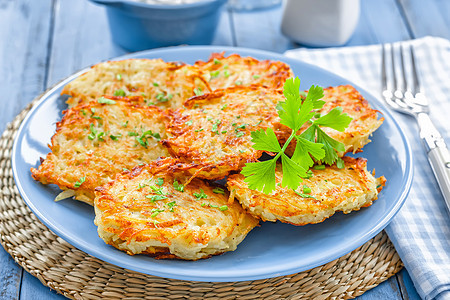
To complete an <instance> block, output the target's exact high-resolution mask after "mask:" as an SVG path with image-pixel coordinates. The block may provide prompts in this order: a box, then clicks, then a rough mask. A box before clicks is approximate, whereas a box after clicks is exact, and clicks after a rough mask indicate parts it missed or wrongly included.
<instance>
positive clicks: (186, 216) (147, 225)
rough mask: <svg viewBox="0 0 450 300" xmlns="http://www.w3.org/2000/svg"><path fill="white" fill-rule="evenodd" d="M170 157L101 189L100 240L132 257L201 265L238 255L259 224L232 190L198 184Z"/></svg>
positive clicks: (121, 176) (97, 212)
mask: <svg viewBox="0 0 450 300" xmlns="http://www.w3.org/2000/svg"><path fill="white" fill-rule="evenodd" d="M187 169H189V166H186V165H183V164H181V163H180V161H179V160H176V159H172V158H166V159H161V160H158V161H155V162H153V163H150V164H149V165H145V166H138V167H136V168H135V169H133V170H132V171H131V172H124V173H122V174H119V175H118V176H117V177H116V180H115V181H114V182H110V183H108V184H106V185H104V186H102V187H98V188H97V189H96V198H95V215H96V216H95V224H96V225H97V226H98V233H99V236H100V237H101V238H102V239H103V240H104V241H105V242H106V243H107V244H110V245H112V246H114V247H116V248H117V249H120V250H122V251H126V252H127V253H128V254H130V255H134V254H148V255H151V256H154V257H155V258H180V259H185V260H198V259H202V258H208V257H210V256H212V255H216V254H221V253H223V252H226V251H233V250H235V249H236V247H237V245H238V244H239V243H240V242H241V241H242V240H243V239H244V238H245V236H246V235H247V233H248V232H250V230H252V229H253V228H254V227H255V226H257V225H258V220H257V219H255V218H254V217H252V216H251V215H250V214H249V213H247V212H246V211H245V210H244V209H243V208H242V207H241V206H240V205H239V203H237V202H236V201H233V203H228V198H229V194H228V192H227V191H226V190H224V189H221V188H217V187H215V188H214V187H213V186H211V185H210V184H208V183H207V182H205V181H202V180H199V179H193V180H192V181H190V183H189V184H188V185H186V186H183V185H182V183H184V182H185V181H186V179H187V178H188V177H186V176H185V174H186V173H185V172H186V170H187Z"/></svg>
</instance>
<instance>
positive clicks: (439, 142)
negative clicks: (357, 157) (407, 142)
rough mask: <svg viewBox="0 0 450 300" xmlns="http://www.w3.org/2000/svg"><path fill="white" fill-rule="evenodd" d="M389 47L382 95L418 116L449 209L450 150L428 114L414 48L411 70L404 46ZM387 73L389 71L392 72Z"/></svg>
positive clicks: (384, 49) (393, 105)
mask: <svg viewBox="0 0 450 300" xmlns="http://www.w3.org/2000/svg"><path fill="white" fill-rule="evenodd" d="M389 48H390V58H391V59H390V62H389V61H388V59H387V56H388V54H387V52H388V50H387V47H386V45H383V46H382V69H381V76H382V85H383V86H382V89H383V92H382V95H383V97H384V99H385V101H386V103H387V104H388V105H389V106H390V107H391V108H393V109H394V110H396V111H398V112H401V113H404V114H408V115H410V116H413V117H414V118H415V119H416V120H417V124H418V126H419V134H420V138H421V139H422V142H423V145H424V147H425V150H426V151H427V155H428V161H429V163H430V165H431V168H432V169H433V173H434V175H435V177H436V179H437V182H438V184H439V188H440V189H441V192H442V195H443V196H444V200H445V202H446V204H447V209H448V211H449V212H450V153H449V151H448V148H447V145H446V144H445V141H444V139H443V138H442V136H441V134H440V133H439V131H438V130H437V129H436V127H435V126H434V125H433V122H432V121H431V119H430V117H429V115H428V114H429V111H430V109H429V105H428V99H427V98H426V97H425V94H424V93H423V90H422V88H421V85H420V81H419V76H418V72H417V65H416V59H415V56H414V49H413V47H412V46H409V52H410V53H409V57H410V60H411V68H410V69H408V70H410V72H408V71H407V70H406V67H405V53H404V52H405V51H404V49H403V46H400V47H398V48H399V49H397V51H396V49H395V47H394V45H393V44H391V45H390V47H389ZM396 52H398V54H396ZM407 52H408V51H407ZM396 57H397V58H396ZM398 58H399V61H398V60H397V59H398ZM396 65H397V66H398V65H400V73H401V75H400V76H399V75H398V74H397V73H398V72H396V69H397V68H398V67H396ZM388 68H390V69H391V72H389V71H388ZM388 73H390V76H389V74H388ZM409 73H411V76H409V77H412V78H410V80H408V76H407V74H408V75H409ZM388 77H390V79H389V78H388ZM449 101H450V100H449Z"/></svg>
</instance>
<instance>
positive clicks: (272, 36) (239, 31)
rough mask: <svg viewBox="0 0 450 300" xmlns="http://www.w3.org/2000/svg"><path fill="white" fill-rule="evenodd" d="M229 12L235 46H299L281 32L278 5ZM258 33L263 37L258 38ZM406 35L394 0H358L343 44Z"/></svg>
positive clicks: (283, 48)
mask: <svg viewBox="0 0 450 300" xmlns="http://www.w3.org/2000/svg"><path fill="white" fill-rule="evenodd" d="M231 14H232V20H233V25H234V27H235V28H236V32H235V34H236V43H237V46H239V47H248V48H257V49H263V50H269V51H275V52H284V51H286V50H288V49H292V48H298V47H301V46H302V45H299V44H296V43H294V42H292V41H290V40H289V39H288V38H287V37H285V36H283V35H282V34H281V29H280V26H281V18H282V7H277V8H274V9H268V10H262V11H254V12H232V13H231ZM380 16H382V17H380ZM299 30H301V29H299ZM261 33H263V34H262V35H263V36H264V38H261ZM409 38H410V35H409V33H408V29H407V26H406V23H405V21H404V19H403V18H402V15H401V11H400V9H399V7H398V5H397V3H396V1H395V0H380V1H361V17H360V19H359V22H358V25H357V27H356V29H355V33H354V34H353V36H352V37H351V38H350V40H349V41H348V42H347V44H345V45H344V46H356V45H369V44H377V43H382V42H394V41H400V40H405V39H409Z"/></svg>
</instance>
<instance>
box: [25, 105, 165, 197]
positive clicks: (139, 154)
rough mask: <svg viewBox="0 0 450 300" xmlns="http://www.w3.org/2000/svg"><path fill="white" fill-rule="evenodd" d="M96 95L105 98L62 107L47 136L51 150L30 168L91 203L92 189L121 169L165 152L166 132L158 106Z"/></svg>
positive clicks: (41, 178) (37, 175)
mask: <svg viewBox="0 0 450 300" xmlns="http://www.w3.org/2000/svg"><path fill="white" fill-rule="evenodd" d="M101 99H103V101H101V102H105V103H104V104H102V103H98V102H90V103H86V104H82V105H78V106H76V107H73V108H71V109H69V110H67V111H65V114H64V116H63V119H62V120H61V121H60V122H58V123H57V129H56V133H55V134H54V135H53V137H52V139H51V145H49V147H50V149H51V153H49V154H48V155H47V157H46V158H45V160H43V162H42V164H41V165H40V166H39V167H38V169H34V168H32V169H31V173H32V176H33V178H34V179H36V180H39V181H40V182H41V183H43V184H56V185H58V186H59V187H60V188H61V189H62V190H68V189H70V190H73V191H74V195H75V198H76V199H78V200H80V201H84V202H86V203H89V204H91V205H93V203H94V202H93V201H94V196H95V195H94V189H95V188H96V187H97V186H100V185H103V184H105V183H107V182H109V181H111V180H113V179H114V178H115V175H116V174H117V173H119V172H122V171H123V169H131V168H133V167H135V166H136V165H138V164H145V163H149V162H151V161H153V160H155V159H157V158H158V157H160V156H170V155H169V153H168V152H167V150H166V148H165V147H164V146H162V145H161V144H160V142H159V140H160V139H161V138H165V137H166V134H165V128H164V123H165V122H166V116H165V115H164V114H163V113H162V112H161V111H160V109H158V108H157V107H155V106H151V107H142V106H139V105H138V103H139V100H136V99H133V98H130V99H115V100H112V99H108V98H101ZM99 101H100V100H99ZM108 103H110V104H108Z"/></svg>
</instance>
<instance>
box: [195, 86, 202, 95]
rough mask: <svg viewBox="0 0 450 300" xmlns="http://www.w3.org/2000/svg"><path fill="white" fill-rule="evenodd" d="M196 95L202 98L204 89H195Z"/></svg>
mask: <svg viewBox="0 0 450 300" xmlns="http://www.w3.org/2000/svg"><path fill="white" fill-rule="evenodd" d="M194 94H195V95H196V96H201V95H203V92H202V89H201V88H195V89H194Z"/></svg>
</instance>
